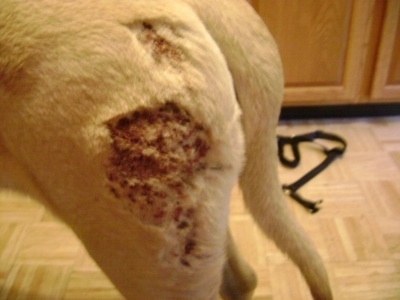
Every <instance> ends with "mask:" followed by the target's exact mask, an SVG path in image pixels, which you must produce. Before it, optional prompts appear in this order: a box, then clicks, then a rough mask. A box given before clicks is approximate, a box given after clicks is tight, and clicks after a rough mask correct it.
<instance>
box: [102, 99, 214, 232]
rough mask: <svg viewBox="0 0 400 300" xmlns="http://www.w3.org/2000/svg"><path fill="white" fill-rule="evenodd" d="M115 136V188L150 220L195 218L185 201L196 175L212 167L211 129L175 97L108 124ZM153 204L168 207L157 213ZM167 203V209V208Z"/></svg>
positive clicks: (111, 169) (111, 174)
mask: <svg viewBox="0 0 400 300" xmlns="http://www.w3.org/2000/svg"><path fill="white" fill-rule="evenodd" d="M107 126H108V128H109V130H110V136H111V138H112V145H111V151H110V156H109V162H108V164H107V178H108V180H109V185H110V191H111V193H112V194H114V195H115V196H118V197H119V198H125V199H128V200H129V201H130V202H131V203H132V204H133V205H134V206H133V208H134V210H135V207H136V208H137V207H139V206H140V205H141V204H144V207H145V209H144V210H145V211H140V210H138V209H137V210H138V211H137V216H138V217H139V219H141V220H142V221H143V222H145V223H149V224H160V219H162V220H161V221H162V222H161V223H163V221H165V220H167V219H170V220H174V221H175V222H177V225H178V224H181V222H182V220H181V215H185V216H186V218H187V219H190V218H192V217H193V215H194V213H193V211H194V208H193V207H187V206H185V205H183V206H182V205H181V206H179V205H177V204H176V202H175V201H177V199H178V200H179V201H181V202H182V203H183V204H184V203H185V202H184V201H185V198H187V197H188V192H189V190H190V188H191V184H190V182H191V180H192V177H193V176H195V174H199V172H202V171H204V170H205V169H206V166H207V163H206V160H205V159H206V156H207V153H208V150H209V149H210V143H211V142H210V137H209V133H208V131H207V130H206V129H205V128H204V127H203V126H202V125H201V124H199V123H198V122H196V121H195V120H194V119H193V118H192V117H191V116H190V114H189V113H188V112H187V111H186V110H184V109H182V108H180V107H179V106H177V105H176V104H175V103H173V102H168V103H166V104H164V105H162V106H160V107H156V108H142V109H138V110H136V111H135V112H133V113H130V114H127V115H124V116H121V117H119V118H117V119H116V120H112V121H110V122H108V123H107ZM150 207H157V208H163V211H164V213H162V214H161V213H155V212H154V210H153V213H150V212H148V211H147V210H149V209H150ZM164 208H167V209H164Z"/></svg>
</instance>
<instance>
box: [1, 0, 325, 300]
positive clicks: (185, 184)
mask: <svg viewBox="0 0 400 300" xmlns="http://www.w3.org/2000/svg"><path fill="white" fill-rule="evenodd" d="M0 51H1V53H2V56H1V58H0V78H1V83H0V93H1V95H0V120H1V121H0V138H1V140H2V143H1V144H3V145H4V149H5V150H3V151H2V153H3V155H8V157H9V159H11V157H12V159H13V160H14V161H15V163H16V164H18V166H19V167H20V168H21V170H24V171H25V176H26V178H30V180H31V182H32V183H33V184H34V185H35V186H36V187H37V189H38V190H39V193H40V194H41V195H42V198H43V199H42V201H43V202H44V203H45V204H46V205H48V206H49V207H50V208H51V209H52V210H53V211H55V212H56V213H57V214H58V215H59V216H60V217H61V218H62V219H63V220H64V221H66V223H68V224H69V225H70V226H71V228H72V229H73V230H74V231H75V232H76V233H77V235H78V236H79V238H80V239H81V240H82V241H83V243H84V244H85V246H86V247H87V249H88V251H89V252H90V254H91V255H92V256H93V258H94V259H95V260H96V261H97V263H98V264H99V266H100V267H101V268H102V269H103V270H104V271H105V273H106V274H107V275H108V276H109V277H110V279H111V280H112V281H113V282H114V284H115V285H116V286H117V288H118V289H119V290H120V291H121V292H122V293H123V294H124V295H125V296H126V297H127V298H129V299H212V298H215V297H216V296H217V293H218V289H219V287H220V286H221V282H222V281H224V283H223V284H222V291H221V293H222V294H223V295H224V296H225V297H229V298H232V299H245V298H246V297H249V295H251V290H252V288H254V284H253V283H254V277H253V274H252V272H251V271H250V270H249V268H248V267H247V266H246V264H245V263H243V262H242V261H241V260H240V259H239V258H238V257H237V253H236V250H235V249H234V246H233V244H232V243H230V246H229V251H228V256H229V257H228V260H227V262H228V263H227V264H226V267H225V268H224V264H225V261H226V257H225V252H226V251H225V248H226V241H227V240H230V239H228V238H227V233H228V231H227V218H228V206H229V195H230V190H231V188H232V186H233V184H234V183H235V181H236V179H237V178H238V177H239V174H240V171H241V168H242V167H243V170H242V173H241V175H240V183H241V187H242V189H243V192H244V197H245V201H246V203H247V205H248V207H249V209H250V211H251V212H252V214H253V215H254V217H255V219H256V220H257V222H258V223H259V225H260V227H261V228H262V229H263V230H264V232H265V233H266V234H267V235H269V236H270V237H272V238H273V239H274V240H275V241H276V242H277V245H278V246H279V247H280V248H281V249H282V250H283V251H284V252H286V253H288V254H289V256H290V257H291V258H292V259H293V260H294V261H295V262H296V263H297V264H298V265H299V267H300V269H301V270H302V272H303V274H304V275H305V278H306V280H307V281H308V283H309V285H310V288H311V291H312V293H313V295H314V297H315V298H318V299H330V291H329V285H328V281H327V277H326V274H325V271H324V268H323V266H322V263H321V261H320V258H319V256H318V255H317V254H316V252H315V250H314V249H313V247H312V246H311V243H310V242H309V241H308V239H307V238H306V237H305V235H304V233H303V232H302V231H301V230H300V229H299V227H298V226H297V224H296V223H295V222H294V221H293V219H292V218H291V216H290V214H289V212H288V209H287V207H286V206H285V203H284V201H283V200H282V196H281V191H280V187H279V184H278V180H277V174H276V149H275V131H274V130H275V126H276V122H277V118H278V114H279V105H280V99H281V97H282V74H281V66H280V61H279V56H278V54H277V51H276V46H275V44H274V43H273V41H272V38H271V37H270V35H269V33H268V32H267V30H266V29H265V27H264V26H263V25H262V22H261V21H260V20H259V19H258V18H257V16H256V15H255V13H254V12H253V11H252V10H251V9H250V8H249V7H247V5H246V4H245V3H244V2H242V1H240V0H237V1H228V0H223V1H216V2H214V1H194V0H193V1H191V0H186V1H168V2H166V1H152V2H149V1H140V0H136V1H116V2H109V1H104V0H102V1H73V2H71V1H68V2H67V1H46V0H41V1H35V2H24V1H8V0H7V1H5V3H3V8H2V10H1V11H0ZM3 53H5V55H3ZM239 105H240V108H239ZM240 111H242V112H243V115H242V117H241V116H240ZM242 128H243V131H244V138H243V136H242ZM244 140H245V142H244ZM245 152H246V154H245ZM243 161H245V164H244V166H242V164H243ZM223 269H224V270H225V271H224V272H222V270H223ZM223 274H224V276H225V278H224V280H223V278H222V275H223ZM242 287H243V288H242Z"/></svg>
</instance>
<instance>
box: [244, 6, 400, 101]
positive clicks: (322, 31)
mask: <svg viewBox="0 0 400 300" xmlns="http://www.w3.org/2000/svg"><path fill="white" fill-rule="evenodd" d="M251 2H252V5H253V7H254V8H255V9H256V11H257V12H258V13H259V15H260V16H261V17H262V18H263V19H264V21H265V23H266V24H267V26H268V27H269V29H270V31H271V33H272V35H273V36H274V37H275V39H276V41H277V44H278V46H279V48H280V53H281V56H282V61H283V67H284V71H285V82H286V88H285V99H284V104H285V105H286V106H290V105H296V106H298V105H312V104H318V105H321V104H349V103H367V102H379V101H392V102H393V101H396V100H397V101H400V69H399V68H400V52H399V50H400V30H399V24H400V22H399V15H400V11H399V10H400V5H399V4H400V1H399V0H388V1H384V0H279V1H276V0H252V1H251Z"/></svg>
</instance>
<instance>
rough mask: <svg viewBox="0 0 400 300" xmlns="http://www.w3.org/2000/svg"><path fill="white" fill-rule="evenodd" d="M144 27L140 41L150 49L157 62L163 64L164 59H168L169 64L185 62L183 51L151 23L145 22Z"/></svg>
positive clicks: (140, 34) (139, 36)
mask: <svg viewBox="0 0 400 300" xmlns="http://www.w3.org/2000/svg"><path fill="white" fill-rule="evenodd" d="M142 26H143V27H142V31H141V32H140V33H139V35H138V40H139V41H140V42H142V43H143V44H144V45H146V46H147V47H148V48H149V50H150V51H151V53H152V56H153V58H154V59H155V60H156V61H157V62H161V61H162V59H167V60H168V61H169V62H181V61H182V60H183V53H182V51H181V50H180V49H179V48H178V47H176V46H174V45H173V44H172V43H171V42H169V41H167V40H166V39H165V38H164V37H162V36H161V35H160V34H159V33H158V32H157V31H156V30H155V29H154V27H153V26H152V25H151V24H150V23H147V22H143V24H142Z"/></svg>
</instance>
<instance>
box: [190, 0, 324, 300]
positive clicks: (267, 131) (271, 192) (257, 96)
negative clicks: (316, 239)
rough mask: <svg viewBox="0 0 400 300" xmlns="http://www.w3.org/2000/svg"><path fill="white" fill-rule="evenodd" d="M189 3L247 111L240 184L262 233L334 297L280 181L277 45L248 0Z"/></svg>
mask: <svg viewBox="0 0 400 300" xmlns="http://www.w3.org/2000/svg"><path fill="white" fill-rule="evenodd" d="M185 1H186V2H189V3H190V4H191V5H193V7H195V8H196V11H197V12H198V14H199V15H200V17H201V19H202V20H203V22H204V23H205V25H206V27H207V29H208V30H209V32H210V34H211V36H212V37H213V38H214V39H215V41H216V42H217V44H218V45H219V47H220V48H221V51H222V53H223V54H224V56H225V58H226V60H227V63H228V66H229V69H230V71H231V73H232V77H233V80H234V84H235V89H236V94H237V98H238V101H239V103H240V106H241V108H242V112H243V117H242V121H243V129H244V134H245V140H246V165H245V167H244V169H243V172H242V174H241V179H240V186H241V188H242V190H243V196H244V200H245V202H246V204H247V207H248V208H249V210H250V212H251V214H252V215H253V216H254V218H255V220H256V222H257V223H258V225H259V226H260V228H261V229H262V230H263V232H264V233H265V234H266V235H267V236H269V237H270V238H271V239H272V240H274V241H275V243H276V244H277V246H278V247H279V248H280V249H281V250H282V251H283V252H284V253H287V254H288V255H289V257H290V258H291V259H292V260H293V261H294V262H295V263H296V264H297V265H298V267H299V268H300V270H301V272H302V274H303V275H304V277H305V279H306V281H307V283H308V285H309V287H310V290H311V293H312V295H313V296H314V298H315V299H324V300H327V299H331V298H332V294H331V291H330V287H329V280H328V276H327V272H326V270H325V268H324V265H323V261H322V259H321V257H320V256H319V254H318V253H317V251H316V249H315V247H314V246H313V244H312V242H311V241H310V239H309V238H308V237H307V236H306V234H305V232H304V231H303V229H302V228H301V227H300V225H299V224H298V223H297V222H296V221H295V220H294V218H293V216H292V215H291V213H290V211H289V208H288V207H287V204H286V203H285V201H284V199H283V193H282V190H281V187H280V184H279V181H278V174H277V145H276V144H277V142H276V132H275V128H276V125H277V121H278V117H279V111H280V104H281V100H282V97H283V75H282V66H281V62H280V58H279V53H278V49H277V46H276V45H275V42H274V41H273V38H272V36H271V34H270V33H269V32H268V30H267V28H266V27H265V25H264V24H263V22H262V20H261V18H260V17H259V16H257V14H256V13H255V12H254V11H253V10H252V8H251V7H250V6H249V5H248V4H247V3H246V2H245V1H242V0H220V1H211V0H209V1H207V0H204V1H195V0H185ZM211 5H212V6H213V9H212V10H210V9H208V7H209V6H211ZM225 12H229V13H225Z"/></svg>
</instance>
